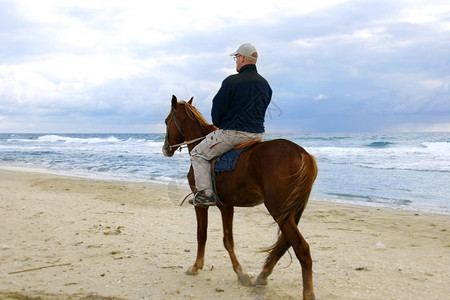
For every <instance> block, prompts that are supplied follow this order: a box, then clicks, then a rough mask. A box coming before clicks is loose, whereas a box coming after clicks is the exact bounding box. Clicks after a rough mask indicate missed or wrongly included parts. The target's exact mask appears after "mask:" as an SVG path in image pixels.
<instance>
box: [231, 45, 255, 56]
mask: <svg viewBox="0 0 450 300" xmlns="http://www.w3.org/2000/svg"><path fill="white" fill-rule="evenodd" d="M238 54H239V55H242V56H245V57H248V58H253V59H257V58H258V52H257V51H256V48H255V47H253V45H252V44H250V43H246V44H242V45H241V46H240V47H239V48H238V49H237V50H236V51H235V52H233V53H231V54H230V56H236V55H238Z"/></svg>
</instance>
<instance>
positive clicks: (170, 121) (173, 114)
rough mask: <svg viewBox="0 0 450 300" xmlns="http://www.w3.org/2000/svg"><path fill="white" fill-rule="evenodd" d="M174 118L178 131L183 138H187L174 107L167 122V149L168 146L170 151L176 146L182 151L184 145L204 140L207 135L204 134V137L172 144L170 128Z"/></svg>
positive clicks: (165, 144) (165, 143)
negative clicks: (170, 141)
mask: <svg viewBox="0 0 450 300" xmlns="http://www.w3.org/2000/svg"><path fill="white" fill-rule="evenodd" d="M172 120H173V121H174V122H175V126H176V127H177V129H178V132H179V133H180V134H181V136H182V137H183V139H186V138H185V137H184V133H183V130H182V129H181V127H180V125H179V124H178V120H177V117H176V116H175V110H173V109H172V111H171V113H170V119H169V122H167V128H166V140H165V142H164V147H165V148H166V149H167V148H168V150H169V151H172V148H176V147H180V151H181V149H183V147H182V146H187V145H190V144H193V143H195V142H197V141H200V140H203V139H204V138H205V137H206V136H202V137H199V138H196V139H193V140H189V141H185V142H182V143H179V144H175V145H170V144H169V129H170V124H172ZM166 146H167V147H166Z"/></svg>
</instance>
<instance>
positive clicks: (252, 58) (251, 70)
mask: <svg viewBox="0 0 450 300" xmlns="http://www.w3.org/2000/svg"><path fill="white" fill-rule="evenodd" d="M230 56H233V58H234V60H235V61H236V71H237V72H238V74H234V75H230V76H228V77H227V78H226V79H225V80H224V81H223V82H222V86H221V87H220V89H219V91H218V92H217V94H216V96H215V97H214V99H213V106H212V110H211V116H212V121H213V124H214V125H215V126H216V127H217V128H219V129H218V130H216V131H213V132H211V133H210V134H208V135H207V136H206V138H205V139H204V140H203V141H202V142H201V143H200V144H198V145H197V146H196V147H195V148H194V149H193V150H192V151H191V153H190V156H191V163H192V167H193V169H194V176H195V186H196V190H197V193H196V194H195V197H194V200H193V204H194V205H196V206H211V205H215V204H216V199H215V196H214V191H213V187H212V182H211V169H210V168H211V166H210V161H211V160H212V159H213V158H214V157H217V156H219V155H221V154H223V153H225V152H227V151H228V150H231V149H233V148H234V147H235V146H237V145H240V144H242V143H244V142H247V141H249V140H253V139H260V140H263V137H264V117H265V114H266V110H267V107H268V106H269V103H270V100H271V98H272V89H271V88H270V86H269V84H268V82H267V81H266V80H265V79H264V78H263V77H262V76H261V75H259V74H258V71H257V69H256V61H257V59H258V52H257V51H256V48H255V47H253V46H252V45H251V44H249V43H247V44H243V45H241V46H240V47H239V48H238V49H237V50H236V51H235V52H233V53H231V54H230Z"/></svg>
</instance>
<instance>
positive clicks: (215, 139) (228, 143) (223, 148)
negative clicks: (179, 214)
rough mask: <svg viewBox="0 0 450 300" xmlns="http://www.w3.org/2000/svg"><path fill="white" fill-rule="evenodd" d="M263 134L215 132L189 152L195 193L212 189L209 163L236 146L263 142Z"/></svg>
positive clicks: (220, 130)
mask: <svg viewBox="0 0 450 300" xmlns="http://www.w3.org/2000/svg"><path fill="white" fill-rule="evenodd" d="M263 138H264V133H251V132H244V131H236V130H222V129H219V130H216V131H213V132H211V133H210V134H208V135H207V136H206V138H205V139H204V140H203V141H202V142H201V143H200V144H198V145H197V146H195V148H194V149H192V151H191V163H192V168H193V169H194V176H195V186H196V188H197V191H204V190H206V189H212V182H211V164H210V161H211V160H212V159H213V158H214V157H216V156H219V155H221V154H223V153H225V152H227V151H228V150H231V149H233V148H234V147H236V146H237V145H240V144H242V143H245V142H247V141H249V140H252V139H260V140H263Z"/></svg>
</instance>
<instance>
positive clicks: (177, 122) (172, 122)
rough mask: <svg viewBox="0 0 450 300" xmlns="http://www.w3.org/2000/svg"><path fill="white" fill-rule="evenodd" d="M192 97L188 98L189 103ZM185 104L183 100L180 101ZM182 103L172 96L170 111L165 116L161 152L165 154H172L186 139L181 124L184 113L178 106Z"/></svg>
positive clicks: (183, 119)
mask: <svg viewBox="0 0 450 300" xmlns="http://www.w3.org/2000/svg"><path fill="white" fill-rule="evenodd" d="M192 100H193V97H192V98H191V100H189V102H188V103H189V104H192ZM182 103H183V104H185V102H182ZM182 103H178V100H177V97H175V96H172V107H171V109H170V113H169V115H168V116H167V118H166V121H165V123H166V139H165V141H164V146H163V149H162V151H163V154H164V155H165V156H169V157H170V156H173V154H174V153H175V151H176V150H177V149H178V147H179V146H177V145H178V144H181V143H183V142H184V141H186V138H185V136H184V132H183V129H182V128H181V124H183V123H184V121H185V119H186V117H187V116H186V113H185V112H183V110H182V109H179V107H180V106H181V105H182Z"/></svg>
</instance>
